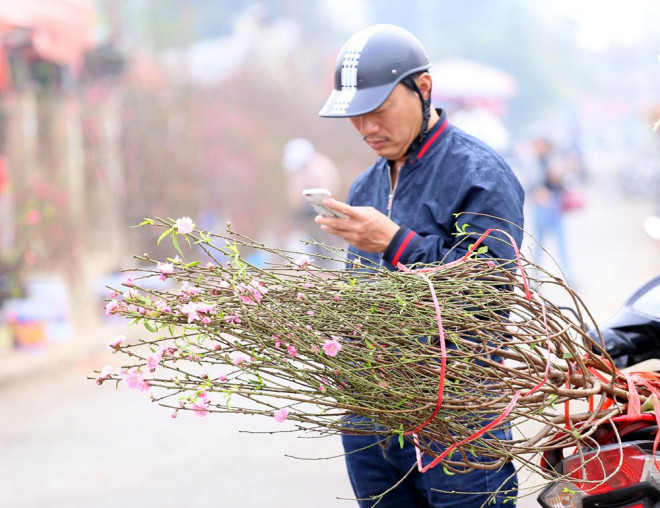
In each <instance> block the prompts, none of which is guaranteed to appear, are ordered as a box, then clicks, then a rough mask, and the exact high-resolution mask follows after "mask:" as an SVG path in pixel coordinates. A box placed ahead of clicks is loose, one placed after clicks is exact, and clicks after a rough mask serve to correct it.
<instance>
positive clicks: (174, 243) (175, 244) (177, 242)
mask: <svg viewBox="0 0 660 508" xmlns="http://www.w3.org/2000/svg"><path fill="white" fill-rule="evenodd" d="M172 244H173V245H174V248H175V249H176V250H177V252H178V253H179V254H181V257H183V252H181V247H179V241H178V240H177V239H176V233H175V234H173V235H172Z"/></svg>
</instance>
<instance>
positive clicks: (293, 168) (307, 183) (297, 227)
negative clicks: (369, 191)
mask: <svg viewBox="0 0 660 508" xmlns="http://www.w3.org/2000/svg"><path fill="white" fill-rule="evenodd" d="M281 163H282V167H283V168H284V171H285V180H286V189H287V202H288V208H289V210H290V211H291V214H292V216H293V221H292V227H291V231H290V232H289V238H288V241H287V243H288V245H287V247H288V248H289V249H291V250H294V251H297V250H301V249H305V246H304V245H303V244H301V243H300V241H301V240H310V239H311V238H313V237H315V236H318V228H317V227H316V226H315V225H314V220H313V219H314V216H315V215H316V213H315V212H314V209H313V208H312V207H311V206H309V203H308V202H307V201H306V200H305V199H304V198H303V196H302V191H303V189H319V188H321V189H328V190H329V191H330V192H332V193H335V192H339V190H340V188H341V177H340V175H339V171H338V170H337V166H336V165H335V164H334V163H333V162H332V161H331V160H330V158H329V157H327V156H326V155H324V154H322V153H319V152H318V151H317V150H316V148H315V147H314V145H313V144H312V142H311V141H309V140H308V139H305V138H293V139H291V140H289V141H288V142H287V144H286V145H285V146H284V152H283V154H282V161H281ZM330 238H331V239H332V237H330ZM323 240H326V239H325V238H324V239H323ZM325 243H328V242H325ZM308 253H309V254H311V253H312V252H311V251H310V252H308Z"/></svg>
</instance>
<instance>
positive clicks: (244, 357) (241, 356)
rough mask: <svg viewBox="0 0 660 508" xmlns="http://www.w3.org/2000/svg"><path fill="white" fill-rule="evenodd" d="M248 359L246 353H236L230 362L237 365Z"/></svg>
mask: <svg viewBox="0 0 660 508" xmlns="http://www.w3.org/2000/svg"><path fill="white" fill-rule="evenodd" d="M249 359H250V358H249V357H248V356H247V355H244V354H243V353H238V354H237V355H236V356H234V359H233V360H232V362H233V363H234V365H236V366H237V367H238V366H239V365H241V364H242V363H244V362H247V361H249Z"/></svg>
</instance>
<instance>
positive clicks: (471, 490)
mask: <svg viewBox="0 0 660 508" xmlns="http://www.w3.org/2000/svg"><path fill="white" fill-rule="evenodd" d="M429 67H430V64H429V59H428V57H427V56H426V52H425V51H424V48H423V47H422V45H421V43H420V42H419V41H418V40H417V39H416V38H415V37H414V36H413V35H412V34H410V33H409V32H407V31H406V30H404V29H402V28H400V27H397V26H394V25H374V26H371V27H368V28H366V29H364V30H361V31H359V32H357V33H356V34H355V35H353V36H352V37H351V38H350V39H349V40H348V41H347V42H346V44H345V45H344V46H343V47H342V49H341V51H340V53H339V56H338V58H337V63H336V66H335V89H334V90H333V91H332V93H331V95H330V97H329V98H328V100H327V102H326V103H325V105H324V106H323V109H322V110H321V112H320V115H321V116H324V117H348V118H350V120H351V122H352V124H353V125H354V126H355V128H356V129H357V130H358V132H359V133H360V135H361V136H362V137H363V138H364V140H365V142H366V143H367V144H368V145H369V147H370V148H371V149H372V150H374V151H375V152H376V153H377V154H378V155H379V159H378V160H377V161H376V163H375V164H374V165H373V166H372V167H370V168H369V169H368V170H367V171H366V172H364V173H363V174H362V175H361V176H359V177H358V178H357V180H356V181H355V182H354V184H353V186H352V187H351V189H350V192H349V195H348V199H347V203H341V202H339V201H337V200H334V199H326V200H325V201H324V204H325V205H326V206H328V207H330V208H332V209H334V210H336V211H338V212H341V213H342V214H344V215H345V216H346V218H345V219H339V218H328V217H321V216H317V217H316V218H315V221H316V222H317V223H318V224H320V226H321V228H322V229H323V230H325V231H327V232H330V233H332V234H335V235H338V236H340V237H341V238H343V239H344V240H345V241H347V242H348V243H349V245H350V247H349V255H350V257H351V259H355V258H356V257H360V259H361V261H362V264H363V265H364V264H365V262H366V263H367V264H368V263H369V262H373V263H377V264H381V265H383V266H385V267H387V268H389V269H392V270H394V269H396V267H397V266H398V264H399V263H402V264H404V265H411V264H414V263H433V262H449V261H452V260H455V259H457V258H459V257H461V256H463V255H464V254H465V253H466V252H467V250H468V246H469V244H470V243H472V242H473V241H474V240H471V241H467V242H466V241H462V240H465V238H464V237H463V238H462V237H460V236H457V235H456V232H457V231H458V230H461V231H462V230H463V227H465V228H466V231H468V232H471V233H474V234H480V233H483V232H485V231H486V230H488V229H490V228H497V229H500V230H503V231H506V232H508V233H509V234H510V235H511V237H512V238H514V239H515V241H516V242H517V243H518V245H520V242H521V240H522V229H521V228H522V225H523V211H522V207H523V191H522V188H521V186H520V184H519V183H518V181H517V179H516V178H515V176H514V175H513V173H512V171H511V169H510V168H509V167H508V166H507V164H506V163H505V162H504V161H503V160H502V159H501V158H500V157H499V156H498V155H497V154H496V153H495V152H493V151H492V150H491V149H490V148H488V147H487V146H486V145H484V144H483V143H482V142H480V141H478V140H477V139H475V138H473V137H471V136H469V135H467V134H466V133H464V132H463V131H461V130H460V129H458V128H455V127H452V126H451V125H450V124H449V123H448V121H447V116H446V113H445V112H444V111H442V110H441V109H433V108H432V107H431V101H430V98H431V86H432V83H431V76H430V74H429V73H428V72H427V71H428V69H429ZM485 244H486V245H487V246H488V255H489V256H492V257H493V258H497V259H504V260H510V259H513V258H514V251H513V247H512V246H511V242H510V240H508V238H507V237H506V235H502V234H501V233H496V234H494V235H492V236H490V237H488V239H487V240H486V241H485ZM498 433H499V434H498ZM495 434H496V435H497V436H498V437H500V438H504V437H506V436H507V434H508V429H507V430H503V429H500V430H498V431H496V432H495ZM342 442H343V445H344V449H345V451H346V463H347V468H348V473H349V476H350V479H351V484H352V486H353V489H354V491H355V494H356V497H357V498H358V499H359V500H360V506H362V507H371V506H373V505H374V502H375V501H374V499H375V497H376V496H378V495H379V494H382V493H383V492H385V491H387V490H388V489H391V488H392V487H393V486H394V485H395V484H396V483H397V482H399V480H401V478H402V477H403V476H404V475H405V474H406V473H407V472H408V471H409V470H410V469H411V467H412V466H413V465H414V464H415V450H414V447H413V446H412V444H410V443H405V445H404V447H403V448H401V447H400V445H399V443H398V441H397V440H396V439H389V440H386V441H385V442H383V443H380V438H379V437H378V436H376V435H363V434H351V433H350V432H346V433H345V434H344V435H343V436H342ZM425 461H426V462H427V463H428V458H426V459H425ZM498 489H500V491H499V493H498V494H497V495H496V496H495V497H494V499H490V497H489V493H491V492H495V491H498ZM516 494H517V487H516V479H515V471H514V468H513V465H512V464H510V463H508V464H506V465H505V466H504V467H502V468H500V469H499V470H495V471H486V470H475V471H473V472H470V473H466V474H447V473H446V472H445V471H443V468H442V467H436V468H433V469H429V470H428V471H427V472H425V473H420V472H418V471H417V470H416V469H414V470H413V472H412V473H411V474H410V475H409V476H407V477H406V479H405V480H404V481H403V482H401V483H400V484H399V485H398V486H396V487H395V488H394V489H393V490H391V491H390V492H388V493H387V494H386V495H385V496H384V497H383V498H382V500H381V501H380V502H379V503H378V507H379V508H386V507H392V508H393V507H396V508H404V507H405V508H408V507H439V506H442V507H450V506H461V507H463V508H467V507H478V506H481V505H482V504H484V505H485V504H486V503H488V502H489V504H488V506H504V503H505V502H507V501H508V504H506V506H512V505H513V504H514V503H513V502H512V498H515V496H516Z"/></svg>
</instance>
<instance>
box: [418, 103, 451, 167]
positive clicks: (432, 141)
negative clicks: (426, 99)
mask: <svg viewBox="0 0 660 508" xmlns="http://www.w3.org/2000/svg"><path fill="white" fill-rule="evenodd" d="M436 112H437V113H438V116H439V117H440V118H439V120H438V121H437V122H436V123H435V125H434V126H433V128H431V130H429V132H428V133H427V134H426V136H425V138H424V140H423V141H422V142H421V143H420V144H419V146H418V147H416V148H415V150H414V151H411V153H410V154H409V155H408V161H409V163H410V164H414V163H415V162H417V161H418V160H420V159H422V158H423V157H424V155H426V152H428V151H429V149H430V148H431V147H432V146H434V145H436V144H437V143H439V142H440V140H441V139H442V138H444V134H446V132H447V126H448V125H449V120H448V119H447V112H446V111H445V110H443V109H436Z"/></svg>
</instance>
